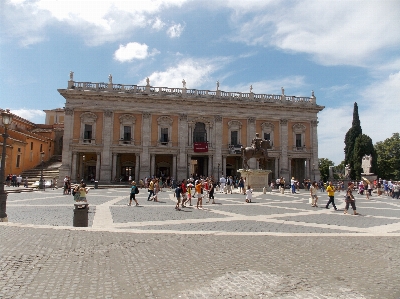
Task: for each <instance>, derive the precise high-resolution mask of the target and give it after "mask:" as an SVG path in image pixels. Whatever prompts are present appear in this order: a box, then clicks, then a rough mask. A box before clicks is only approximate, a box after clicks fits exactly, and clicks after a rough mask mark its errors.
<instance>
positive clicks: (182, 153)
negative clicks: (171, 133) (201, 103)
mask: <svg viewBox="0 0 400 299" xmlns="http://www.w3.org/2000/svg"><path fill="white" fill-rule="evenodd" d="M190 134H191V133H190V132H189V133H188V121H187V115H186V114H180V115H179V122H178V147H179V153H178V157H177V158H178V160H177V173H176V177H175V179H177V180H182V179H183V178H185V177H186V176H187V172H188V170H187V163H188V160H187V149H188V144H191V140H190V138H189V137H188V136H189V135H190ZM188 139H189V140H188ZM189 162H190V161H189Z"/></svg>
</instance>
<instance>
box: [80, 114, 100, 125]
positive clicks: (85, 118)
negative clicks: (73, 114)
mask: <svg viewBox="0 0 400 299" xmlns="http://www.w3.org/2000/svg"><path fill="white" fill-rule="evenodd" d="M96 120H97V115H96V114H94V113H93V112H85V113H82V114H81V121H82V122H84V123H95V122H96Z"/></svg>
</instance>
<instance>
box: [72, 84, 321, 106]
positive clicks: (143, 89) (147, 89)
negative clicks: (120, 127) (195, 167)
mask: <svg viewBox="0 0 400 299" xmlns="http://www.w3.org/2000/svg"><path fill="white" fill-rule="evenodd" d="M68 89H74V90H79V91H95V92H113V93H128V94H136V95H149V96H178V97H182V98H214V99H223V100H242V101H249V102H261V103H277V104H312V105H315V104H316V98H315V97H314V96H311V97H296V96H287V95H283V94H282V95H275V94H255V93H253V92H226V91H222V90H216V91H210V90H198V89H187V88H169V87H153V86H149V85H146V86H138V85H123V84H114V83H92V82H75V81H68Z"/></svg>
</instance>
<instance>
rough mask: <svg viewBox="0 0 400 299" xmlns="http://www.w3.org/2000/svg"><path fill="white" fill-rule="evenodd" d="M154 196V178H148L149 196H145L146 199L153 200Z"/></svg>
mask: <svg viewBox="0 0 400 299" xmlns="http://www.w3.org/2000/svg"><path fill="white" fill-rule="evenodd" d="M153 197H154V180H150V183H149V197H148V198H147V200H148V201H149V200H153Z"/></svg>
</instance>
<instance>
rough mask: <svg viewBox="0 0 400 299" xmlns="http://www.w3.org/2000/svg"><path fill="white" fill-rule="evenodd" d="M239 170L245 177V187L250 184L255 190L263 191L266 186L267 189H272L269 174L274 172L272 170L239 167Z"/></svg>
mask: <svg viewBox="0 0 400 299" xmlns="http://www.w3.org/2000/svg"><path fill="white" fill-rule="evenodd" d="M238 172H240V175H241V176H242V177H243V179H245V184H244V187H245V189H247V186H248V185H250V188H251V189H253V191H257V192H263V191H264V188H265V190H266V191H269V192H270V191H272V190H271V187H270V186H269V184H268V176H269V174H270V173H271V172H272V171H271V170H263V169H239V170H238Z"/></svg>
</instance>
